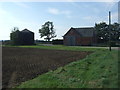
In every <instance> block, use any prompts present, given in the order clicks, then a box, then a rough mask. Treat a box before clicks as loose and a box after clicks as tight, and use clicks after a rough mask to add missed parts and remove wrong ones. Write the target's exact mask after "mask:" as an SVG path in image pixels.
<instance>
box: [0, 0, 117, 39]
mask: <svg viewBox="0 0 120 90" xmlns="http://www.w3.org/2000/svg"><path fill="white" fill-rule="evenodd" d="M8 7H9V8H8ZM109 11H111V15H112V23H114V22H117V23H118V2H0V14H1V17H0V24H1V27H0V30H1V31H0V33H1V35H0V40H10V33H11V29H12V28H13V27H18V28H19V30H20V31H21V30H23V29H25V28H27V29H28V30H30V31H32V32H34V33H35V40H36V39H38V40H43V38H40V36H39V31H38V30H39V29H40V28H41V26H42V25H43V24H44V23H45V22H47V21H51V22H53V25H54V28H55V31H56V35H57V37H56V38H53V39H62V36H63V35H64V34H65V33H66V32H67V31H68V30H69V29H70V28H71V27H74V28H81V27H94V26H95V23H100V22H106V23H107V24H108V13H109Z"/></svg>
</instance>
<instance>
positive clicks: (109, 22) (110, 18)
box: [109, 11, 111, 51]
mask: <svg viewBox="0 0 120 90" xmlns="http://www.w3.org/2000/svg"><path fill="white" fill-rule="evenodd" d="M109 50H110V51H111V12H110V11H109Z"/></svg>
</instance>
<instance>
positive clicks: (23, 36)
mask: <svg viewBox="0 0 120 90" xmlns="http://www.w3.org/2000/svg"><path fill="white" fill-rule="evenodd" d="M11 41H12V43H13V44H14V45H33V44H34V33H33V32H31V31H29V30H28V29H24V30H22V31H16V32H15V33H11Z"/></svg>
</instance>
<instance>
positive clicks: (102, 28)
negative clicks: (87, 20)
mask: <svg viewBox="0 0 120 90" xmlns="http://www.w3.org/2000/svg"><path fill="white" fill-rule="evenodd" d="M95 31H96V35H97V41H98V43H105V42H108V41H109V38H110V40H111V41H119V40H120V39H119V38H120V24H118V23H113V24H111V25H110V30H109V25H108V24H106V23H105V22H101V23H99V24H95Z"/></svg>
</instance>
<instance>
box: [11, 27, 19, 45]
mask: <svg viewBox="0 0 120 90" xmlns="http://www.w3.org/2000/svg"><path fill="white" fill-rule="evenodd" d="M19 34H20V31H19V28H18V27H14V28H13V29H12V31H11V33H10V40H11V44H12V45H18V44H19V43H20V42H19V40H18V39H19Z"/></svg>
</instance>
